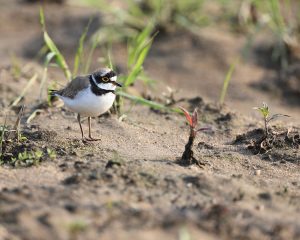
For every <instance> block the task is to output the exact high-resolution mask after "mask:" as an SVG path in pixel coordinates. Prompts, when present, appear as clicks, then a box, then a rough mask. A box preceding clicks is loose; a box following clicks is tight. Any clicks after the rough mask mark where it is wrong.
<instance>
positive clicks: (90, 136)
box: [86, 117, 100, 141]
mask: <svg viewBox="0 0 300 240" xmlns="http://www.w3.org/2000/svg"><path fill="white" fill-rule="evenodd" d="M91 119H92V118H91V117H88V122H89V138H88V139H86V140H87V141H99V140H100V139H98V138H93V137H92V133H91V128H92V126H91Z"/></svg>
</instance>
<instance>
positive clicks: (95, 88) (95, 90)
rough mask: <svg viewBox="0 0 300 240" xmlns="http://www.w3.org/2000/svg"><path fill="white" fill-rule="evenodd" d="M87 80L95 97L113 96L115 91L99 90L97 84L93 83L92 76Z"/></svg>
mask: <svg viewBox="0 0 300 240" xmlns="http://www.w3.org/2000/svg"><path fill="white" fill-rule="evenodd" d="M89 79H90V84H91V90H92V92H93V93H94V94H95V95H96V96H101V95H104V94H106V93H113V94H114V93H115V90H107V89H103V88H99V87H98V86H97V84H96V83H95V82H94V81H93V79H92V75H90V77H89Z"/></svg>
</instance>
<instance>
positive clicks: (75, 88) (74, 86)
mask: <svg viewBox="0 0 300 240" xmlns="http://www.w3.org/2000/svg"><path fill="white" fill-rule="evenodd" d="M89 84H90V80H89V78H88V76H79V77H76V78H74V79H73V80H72V81H71V82H70V83H69V84H68V85H67V86H66V87H65V88H63V89H61V90H59V91H57V92H56V94H58V95H60V96H63V97H68V98H74V97H75V96H76V94H77V93H78V92H79V91H81V90H82V89H85V88H87V87H88V86H89Z"/></svg>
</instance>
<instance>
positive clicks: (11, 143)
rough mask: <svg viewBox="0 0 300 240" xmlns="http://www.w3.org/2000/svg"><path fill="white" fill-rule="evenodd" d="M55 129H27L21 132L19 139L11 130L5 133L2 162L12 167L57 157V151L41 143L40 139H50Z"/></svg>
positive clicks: (29, 164)
mask: <svg viewBox="0 0 300 240" xmlns="http://www.w3.org/2000/svg"><path fill="white" fill-rule="evenodd" d="M54 134H56V133H55V132H53V131H47V130H44V131H40V130H39V131H34V132H32V131H31V132H29V131H25V132H24V133H21V134H20V136H19V139H17V137H16V136H15V134H13V135H14V136H12V132H11V131H6V132H5V133H4V134H3V142H2V148H1V157H0V164H2V165H8V166H11V167H30V166H33V165H37V164H39V163H41V162H42V161H44V160H46V159H48V158H49V157H50V158H53V157H55V152H54V151H53V150H52V149H51V148H48V147H47V146H45V145H44V144H41V142H39V140H40V141H41V140H43V141H49V140H50V139H51V138H52V137H53V135H54Z"/></svg>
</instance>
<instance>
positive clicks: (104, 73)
mask: <svg viewBox="0 0 300 240" xmlns="http://www.w3.org/2000/svg"><path fill="white" fill-rule="evenodd" d="M109 72H111V69H109V68H107V69H105V70H104V72H103V73H101V77H103V76H104V75H106V74H108V73H109Z"/></svg>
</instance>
